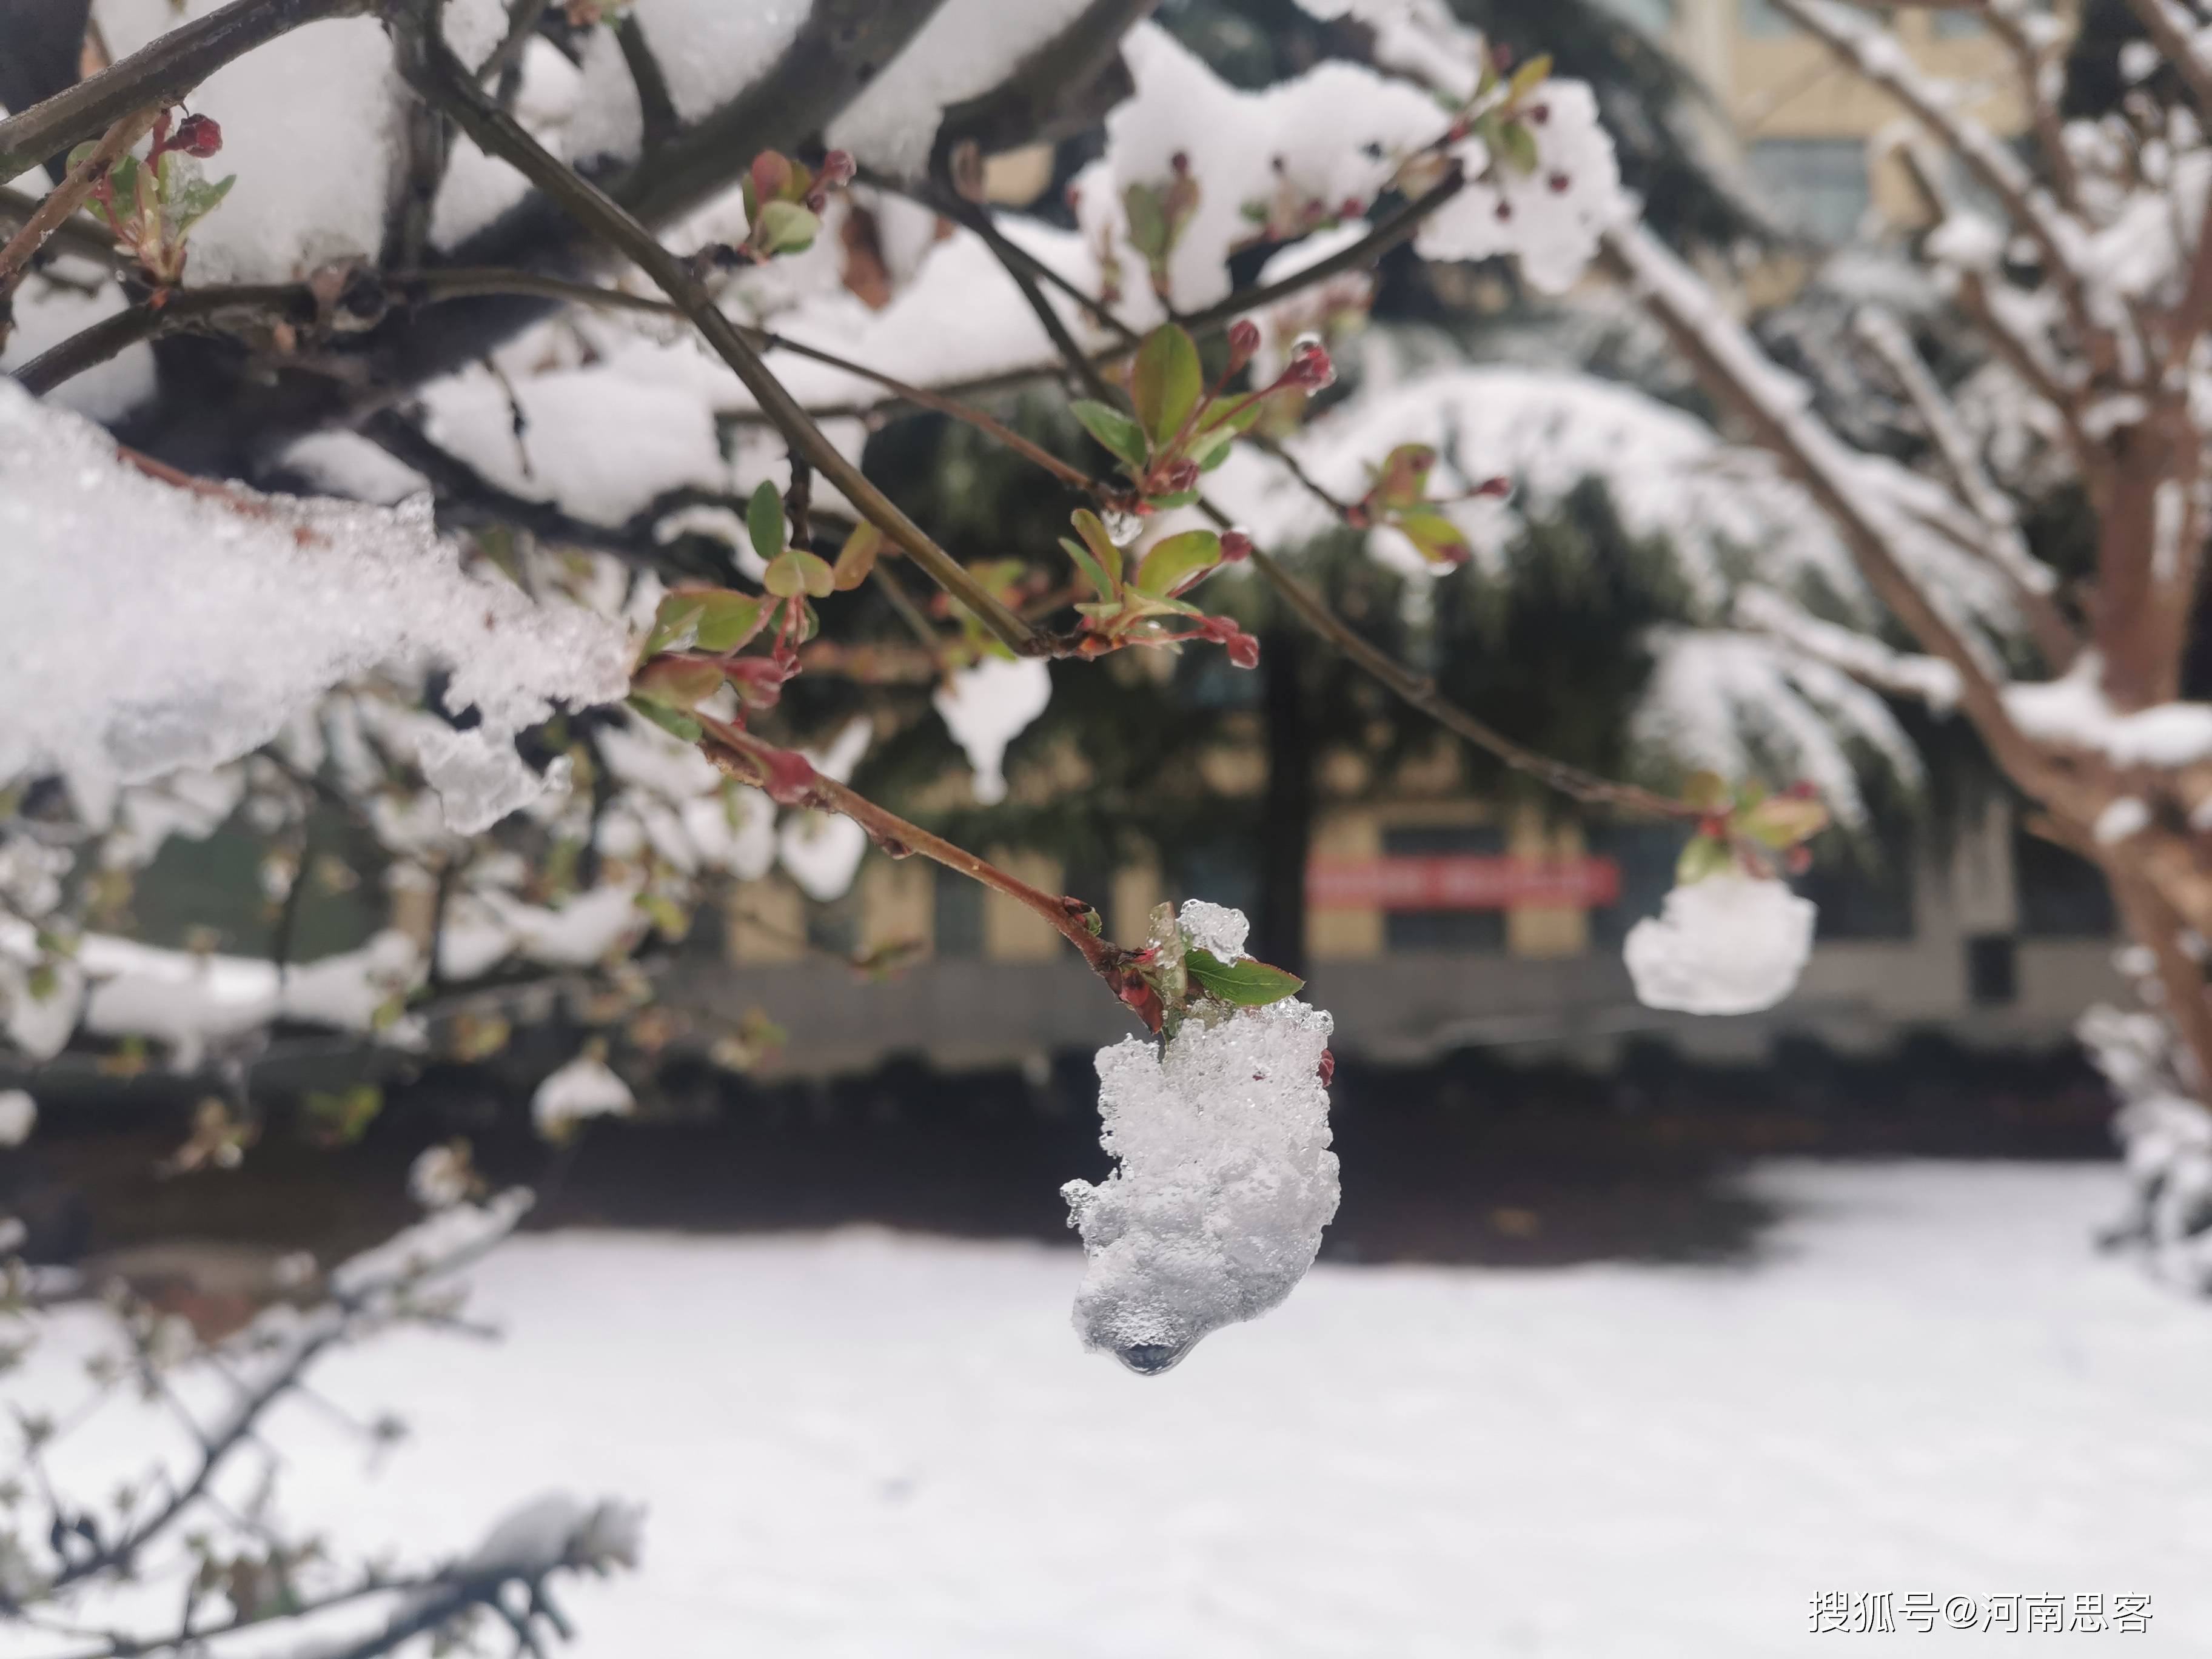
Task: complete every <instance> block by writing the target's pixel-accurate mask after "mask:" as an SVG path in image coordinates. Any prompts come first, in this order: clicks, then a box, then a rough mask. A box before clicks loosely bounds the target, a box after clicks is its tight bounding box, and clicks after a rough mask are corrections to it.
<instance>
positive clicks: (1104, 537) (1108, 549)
mask: <svg viewBox="0 0 2212 1659" xmlns="http://www.w3.org/2000/svg"><path fill="white" fill-rule="evenodd" d="M1074 524H1075V533H1076V534H1077V535H1079V536H1080V537H1082V538H1083V544H1084V545H1085V547H1087V548H1089V549H1090V550H1091V557H1092V558H1094V559H1096V560H1097V562H1098V568H1099V569H1101V570H1103V571H1104V572H1105V573H1106V581H1107V586H1105V587H1103V588H1101V589H1100V590H1099V597H1100V598H1101V599H1110V598H1112V597H1113V596H1114V595H1115V594H1116V593H1119V592H1121V549H1120V548H1118V547H1116V546H1115V545H1114V538H1112V537H1111V536H1109V535H1108V534H1107V533H1106V525H1105V521H1104V520H1102V519H1101V518H1100V517H1099V516H1098V515H1097V513H1093V512H1092V511H1091V509H1090V508H1089V507H1077V508H1076V509H1075V515H1074Z"/></svg>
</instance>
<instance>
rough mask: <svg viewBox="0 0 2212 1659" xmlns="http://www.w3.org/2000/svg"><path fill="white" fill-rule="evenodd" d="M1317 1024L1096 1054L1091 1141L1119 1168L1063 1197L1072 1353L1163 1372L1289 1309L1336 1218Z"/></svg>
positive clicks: (1232, 1029) (1296, 1013)
mask: <svg viewBox="0 0 2212 1659" xmlns="http://www.w3.org/2000/svg"><path fill="white" fill-rule="evenodd" d="M1329 1026H1330V1022H1329V1017H1328V1015H1327V1014H1325V1013H1323V1012H1321V1011H1319V1010H1318V1009H1315V1008H1310V1007H1308V1006H1306V1005H1305V1004H1304V1003H1302V1002H1298V1001H1296V1000H1285V1001H1282V1002H1277V1003H1272V1004H1270V1005H1268V1006H1266V1007H1264V1008H1246V1009H1240V1010H1239V1011H1237V1012H1236V1013H1234V1014H1232V1015H1231V1016H1229V1017H1228V1018H1225V1019H1224V1020H1222V1021H1221V1022H1220V1023H1218V1024H1213V1025H1206V1024H1200V1022H1199V1021H1198V1020H1196V1019H1193V1020H1191V1021H1189V1022H1188V1023H1187V1024H1184V1025H1183V1026H1182V1029H1181V1030H1178V1031H1177V1032H1176V1035H1175V1036H1172V1037H1170V1039H1168V1041H1167V1042H1166V1045H1165V1047H1164V1049H1163V1048H1157V1047H1156V1046H1155V1045H1154V1044H1153V1043H1152V1042H1149V1041H1146V1040H1143V1039H1140V1038H1137V1037H1129V1038H1127V1039H1125V1040H1124V1041H1123V1042H1120V1043H1118V1044H1116V1045H1115V1047H1113V1048H1102V1049H1100V1050H1099V1052H1098V1084H1099V1092H1098V1110H1099V1115H1100V1117H1101V1118H1102V1120H1103V1130H1102V1132H1101V1133H1100V1136H1099V1139H1100V1142H1101V1144H1102V1145H1103V1146H1105V1148H1106V1150H1107V1151H1108V1152H1110V1153H1112V1154H1113V1156H1114V1158H1115V1161H1116V1163H1117V1164H1118V1165H1119V1167H1118V1168H1117V1169H1116V1170H1115V1173H1114V1174H1113V1175H1112V1176H1109V1178H1108V1179H1107V1180H1106V1182H1104V1183H1103V1185H1098V1186H1093V1185H1092V1184H1091V1183H1090V1182H1083V1181H1071V1182H1068V1183H1067V1185H1066V1187H1064V1188H1061V1189H1060V1191H1061V1195H1062V1196H1063V1197H1065V1198H1066V1200H1067V1207H1068V1221H1069V1225H1071V1226H1073V1227H1076V1228H1078V1229H1079V1230H1080V1231H1081V1232H1082V1235H1083V1248H1084V1253H1085V1255H1086V1256H1087V1257H1088V1258H1089V1265H1088V1268H1087V1270H1086V1271H1085V1274H1084V1279H1083V1285H1082V1288H1081V1289H1080V1290H1079V1291H1077V1292H1076V1298H1075V1327H1076V1329H1077V1330H1078V1331H1079V1332H1080V1333H1081V1334H1082V1337H1083V1340H1084V1343H1085V1346H1089V1347H1092V1348H1103V1349H1105V1350H1107V1351H1109V1352H1111V1353H1113V1354H1114V1355H1115V1357H1116V1358H1119V1359H1120V1360H1121V1363H1122V1364H1125V1365H1127V1366H1128V1367H1129V1369H1130V1370H1134V1371H1138V1372H1141V1373H1144V1374H1146V1375H1151V1374H1153V1373H1156V1372H1159V1371H1164V1370H1167V1369H1168V1368H1169V1367H1170V1366H1171V1365H1173V1364H1176V1361H1178V1360H1180V1359H1181V1358H1182V1357H1183V1356H1184V1355H1185V1354H1186V1353H1188V1352H1190V1349H1191V1346H1192V1345H1193V1344H1194V1343H1195V1342H1197V1341H1198V1340H1199V1339H1200V1337H1202V1336H1204V1335H1205V1334H1206V1333H1207V1332H1209V1331H1212V1330H1218V1329H1219V1328H1221V1327H1222V1326H1224V1325H1227V1324H1231V1323H1234V1322H1237V1321H1238V1320H1243V1319H1251V1318H1254V1317H1255V1316H1258V1315H1261V1314H1263V1313H1265V1312H1267V1310H1269V1309H1270V1308H1273V1307H1274V1306H1275V1305H1276V1304H1278V1303H1279V1302H1281V1301H1282V1300H1283V1298H1284V1297H1286V1296H1288V1295H1289V1294H1290V1293H1291V1290H1292V1289H1293V1288H1294V1287H1295V1286H1296V1285H1297V1282H1298V1280H1299V1279H1303V1278H1304V1276H1305V1272H1306V1269H1307V1268H1308V1267H1311V1266H1312V1265H1313V1259H1314V1254H1315V1252H1316V1250H1318V1249H1320V1248H1321V1235H1322V1228H1323V1227H1325V1226H1327V1225H1328V1222H1329V1219H1330V1218H1331V1217H1333V1216H1334V1214H1335V1213H1336V1205H1337V1164H1336V1156H1335V1154H1334V1153H1333V1152H1330V1151H1329V1150H1328V1143H1329V1130H1328V1090H1327V1089H1326V1088H1324V1087H1323V1086H1322V1081H1321V1076H1320V1071H1319V1067H1320V1066H1321V1063H1322V1052H1323V1050H1324V1049H1325V1048H1327V1046H1328V1036H1329Z"/></svg>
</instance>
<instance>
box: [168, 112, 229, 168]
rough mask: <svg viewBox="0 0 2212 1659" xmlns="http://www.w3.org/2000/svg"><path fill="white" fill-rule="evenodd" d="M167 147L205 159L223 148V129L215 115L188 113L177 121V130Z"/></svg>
mask: <svg viewBox="0 0 2212 1659" xmlns="http://www.w3.org/2000/svg"><path fill="white" fill-rule="evenodd" d="M167 148H168V149H180V150H182V151H184V153H185V155H197V156H199V157H200V158H202V159H203V160H204V159H205V158H206V157H208V156H210V155H214V154H215V153H216V151H217V150H219V149H222V128H221V127H219V126H217V125H216V122H215V118H214V117H213V116H210V115H187V116H186V117H185V118H184V119H183V120H181V121H179V123H177V131H176V132H175V133H174V134H173V136H172V137H170V139H169V142H168V144H167Z"/></svg>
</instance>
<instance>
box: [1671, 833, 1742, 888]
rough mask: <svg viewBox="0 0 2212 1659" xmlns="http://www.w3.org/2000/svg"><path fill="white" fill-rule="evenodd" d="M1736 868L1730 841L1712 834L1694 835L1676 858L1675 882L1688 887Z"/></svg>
mask: <svg viewBox="0 0 2212 1659" xmlns="http://www.w3.org/2000/svg"><path fill="white" fill-rule="evenodd" d="M1733 869H1735V854H1733V853H1731V852H1729V848H1728V843H1727V842H1723V841H1718V840H1716V839H1715V838H1714V837H1712V836H1691V837H1690V839H1689V841H1688V842H1687V843H1686V845H1685V846H1684V847H1683V848H1682V856H1681V857H1680V858H1679V859H1677V860H1674V883H1675V885H1677V886H1679V887H1687V886H1689V885H1690V884H1692V882H1699V881H1703V880H1705V878H1707V877H1709V876H1724V875H1726V874H1728V873H1729V872H1730V871H1731V870H1733Z"/></svg>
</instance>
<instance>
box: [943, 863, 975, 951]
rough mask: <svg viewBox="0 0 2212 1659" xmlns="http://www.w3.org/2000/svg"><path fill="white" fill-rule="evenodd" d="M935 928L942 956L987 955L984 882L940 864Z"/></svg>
mask: <svg viewBox="0 0 2212 1659" xmlns="http://www.w3.org/2000/svg"><path fill="white" fill-rule="evenodd" d="M931 898H932V902H933V909H934V917H933V924H932V926H933V931H934V933H935V934H936V939H937V954H938V955H939V956H940V957H980V956H981V955H982V954H983V885H982V884H981V882H977V881H971V880H969V878H967V877H966V876H963V875H962V874H960V873H959V872H957V871H953V870H947V869H945V868H944V867H943V866H939V868H938V871H937V883H936V886H935V888H934V889H933V891H932V894H931Z"/></svg>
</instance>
